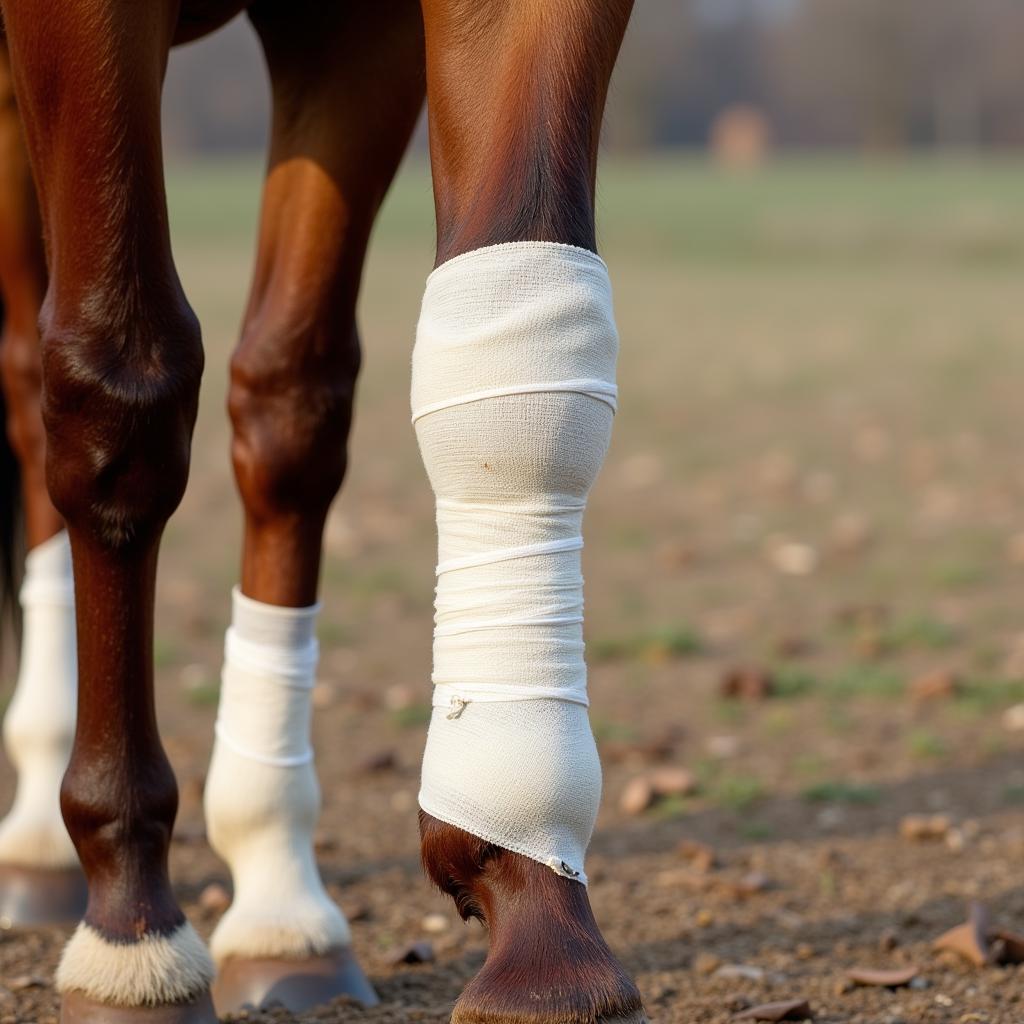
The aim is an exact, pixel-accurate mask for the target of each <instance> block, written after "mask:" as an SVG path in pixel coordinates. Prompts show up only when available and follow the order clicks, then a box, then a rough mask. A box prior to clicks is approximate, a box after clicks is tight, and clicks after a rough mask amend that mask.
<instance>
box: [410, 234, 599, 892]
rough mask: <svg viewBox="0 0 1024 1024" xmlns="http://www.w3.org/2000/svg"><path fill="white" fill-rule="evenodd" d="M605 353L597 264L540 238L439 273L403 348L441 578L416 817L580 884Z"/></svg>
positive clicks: (593, 774) (594, 784)
mask: <svg viewBox="0 0 1024 1024" xmlns="http://www.w3.org/2000/svg"><path fill="white" fill-rule="evenodd" d="M617 351H618V337H617V334H616V331H615V321H614V317H613V314H612V303H611V288H610V284H609V281H608V272H607V269H606V268H605V265H604V263H603V262H602V261H601V260H600V259H599V258H598V257H597V256H595V255H594V254H593V253H590V252H587V251H585V250H583V249H578V248H575V247H573V246H568V245H556V244H552V243H543V242H519V243H512V244H508V245H496V246H491V247H488V248H486V249H479V250H477V251H475V252H470V253H467V254H465V255H464V256H459V257H456V258H455V259H453V260H451V261H450V262H448V263H445V264H443V265H442V266H441V267H439V268H438V269H437V270H435V271H434V273H433V274H431V276H430V278H429V280H428V282H427V288H426V294H425V296H424V299H423V308H422V311H421V314H420V322H419V328H418V330H417V335H416V346H415V349H414V351H413V380H412V408H413V422H414V423H415V426H416V434H417V438H418V440H419V445H420V452H421V454H422V456H423V462H424V465H425V466H426V469H427V473H428V475H429V477H430V482H431V484H432V486H433V488H434V493H435V495H436V497H437V530H438V562H439V564H438V566H437V601H436V613H437V614H436V617H435V622H436V628H435V630H434V674H433V682H434V685H435V691H434V712H433V716H432V718H431V723H430V731H429V734H428V738H427V749H426V753H425V755H424V760H423V779H422V787H421V790H420V806H421V807H423V809H424V810H425V811H427V812H428V813H429V814H432V815H434V816H435V817H437V818H439V819H441V820H443V821H447V822H449V823H450V824H453V825H457V826H458V827H459V828H462V829H464V830H465V831H467V832H470V833H472V834H474V835H477V836H479V837H481V838H482V839H486V840H488V841H489V842H493V843H496V844H497V845H499V846H502V847H505V848H506V849H509V850H514V851H515V852H517V853H521V854H524V855H525V856H527V857H531V858H533V859H534V860H538V861H540V862H541V863H543V864H546V865H548V866H549V867H551V868H552V869H553V870H555V871H557V872H558V873H559V874H562V875H564V876H566V877H569V878H575V879H577V880H579V881H581V882H583V883H584V884H585V883H586V874H585V873H584V869H583V858H584V853H585V851H586V848H587V846H588V844H589V842H590V835H591V832H592V831H593V827H594V819H595V817H596V814H597V806H598V803H599V801H600V794H601V769H600V764H599V762H598V758H597V751H596V748H595V746H594V740H593V736H592V734H591V731H590V724H589V720H588V717H587V703H588V701H587V679H586V666H585V664H584V661H583V626H582V623H583V579H582V576H581V574H580V548H581V547H582V546H583V541H582V537H581V526H582V520H583V511H584V508H585V506H586V501H587V495H588V494H589V491H590V488H591V486H592V485H593V483H594V480H595V478H596V476H597V473H598V470H599V469H600V467H601V464H602V462H603V461H604V456H605V453H606V451H607V448H608V442H609V438H610V435H611V425H612V415H613V412H614V410H615V396H616V388H615V360H616V355H617Z"/></svg>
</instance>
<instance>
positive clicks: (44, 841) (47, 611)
mask: <svg viewBox="0 0 1024 1024" xmlns="http://www.w3.org/2000/svg"><path fill="white" fill-rule="evenodd" d="M21 606H22V609H23V612H24V616H23V621H24V630H23V634H22V641H21V667H20V670H19V673H18V685H17V688H16V689H15V691H14V698H13V700H12V701H11V705H10V707H9V708H8V709H7V714H6V715H5V716H4V729H3V732H4V746H5V747H6V749H7V755H8V757H10V759H11V761H12V762H13V764H14V766H15V767H16V768H17V771H18V790H17V795H16V796H15V798H14V806H13V807H12V808H11V811H10V813H9V814H8V815H7V817H6V818H5V819H4V820H3V822H0V862H2V863H5V864H12V863H15V864H24V865H26V866H29V867H43V868H66V867H74V866H75V865H76V864H77V863H78V857H77V855H76V854H75V848H74V846H73V845H72V844H71V839H70V837H69V836H68V833H67V830H66V829H65V828H64V821H63V820H62V818H61V814H60V784H61V779H62V778H63V776H64V770H65V769H66V768H67V766H68V758H69V757H70V755H71V744H72V742H73V740H74V737H75V707H76V701H77V693H78V664H77V658H76V653H75V590H74V581H73V579H72V575H71V545H70V543H69V542H68V535H67V533H65V532H64V531H63V530H62V531H61V532H60V533H58V534H57V535H56V536H54V537H51V538H50V539H49V540H47V541H44V542H43V543H42V544H39V545H38V546H37V547H34V548H33V549H32V550H31V551H30V552H29V553H28V556H27V557H26V559H25V578H24V581H23V583H22V586H21Z"/></svg>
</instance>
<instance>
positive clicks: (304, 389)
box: [228, 324, 360, 522]
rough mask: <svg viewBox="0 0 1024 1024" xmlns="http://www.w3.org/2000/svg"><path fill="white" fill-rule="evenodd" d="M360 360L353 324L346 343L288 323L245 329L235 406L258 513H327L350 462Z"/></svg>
mask: <svg viewBox="0 0 1024 1024" xmlns="http://www.w3.org/2000/svg"><path fill="white" fill-rule="evenodd" d="M359 362H360V353H359V340H358V336H357V334H356V331H355V328H354V327H352V328H350V330H349V331H348V332H347V336H345V340H344V341H343V342H341V343H337V342H334V341H333V340H331V341H329V342H325V339H324V338H322V337H316V336H314V335H313V332H312V331H311V330H310V329H309V328H308V327H303V328H299V329H297V328H294V327H292V326H291V325H287V324H286V325H284V326H283V327H280V328H276V329H269V330H268V329H266V328H264V327H262V326H258V327H251V328H249V329H248V330H247V331H246V332H245V334H244V336H243V338H242V341H241V344H240V345H239V347H238V349H237V350H236V351H235V354H234V356H233V357H232V360H231V385H230V391H229V397H228V410H229V412H230V415H231V423H232V427H233V431H234V436H233V441H232V460H233V463H234V467H235V475H236V478H237V480H238V486H239V490H240V491H241V494H242V500H243V502H244V503H245V507H246V512H247V514H248V515H249V517H250V518H251V519H253V520H255V521H257V522H266V521H271V520H274V519H276V518H278V517H280V516H290V515H294V514H302V513H308V512H313V513H315V514H318V515H320V514H326V512H327V507H328V505H330V503H331V501H332V500H333V498H334V496H335V495H336V494H337V492H338V489H339V488H340V487H341V482H342V480H343V478H344V476H345V470H346V467H347V463H348V454H347V439H348V430H349V425H350V423H351V418H352V400H353V396H354V391H355V381H356V376H357V374H358V372H359Z"/></svg>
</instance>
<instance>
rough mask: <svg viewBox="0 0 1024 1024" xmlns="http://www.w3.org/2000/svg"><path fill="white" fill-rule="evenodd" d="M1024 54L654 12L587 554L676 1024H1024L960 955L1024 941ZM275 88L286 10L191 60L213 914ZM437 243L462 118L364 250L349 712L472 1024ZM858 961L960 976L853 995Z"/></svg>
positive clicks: (363, 855) (637, 930) (833, 3)
mask: <svg viewBox="0 0 1024 1024" xmlns="http://www.w3.org/2000/svg"><path fill="white" fill-rule="evenodd" d="M1022 55H1024V4H1021V3H1019V2H1018V0H972V2H970V3H965V2H964V0H638V3H637V5H636V11H635V15H634V19H633V23H632V25H631V27H630V30H629V33H628V36H627V39H626V43H625V46H624V49H623V53H622V58H621V61H620V64H619V67H618V71H617V72H616V76H615V79H614V82H613V86H612V92H611V97H610V101H609V112H608V119H607V128H606V132H605V144H604V159H603V164H602V169H601V173H600V176H599V238H600V246H601V251H602V255H603V256H604V257H605V259H606V260H607V262H608V264H609V266H610V269H611V273H612V279H613V283H614V287H615V294H616V311H617V317H618V321H619V326H620V332H621V336H622V351H621V358H620V378H619V379H620V391H621V405H620V412H619V415H618V418H617V421H616V428H615V435H614V440H613V445H612V451H611V453H610V456H609V460H608V463H607V465H606V468H605V470H604V472H603V474H602V477H601V479H600V481H599V483H598V485H597V487H596V489H595V491H594V493H593V496H592V499H591V502H590V509H589V512H588V525H587V548H586V550H585V552H584V563H585V575H586V579H587V616H588V617H587V626H586V629H587V645H588V658H589V662H590V672H591V686H592V693H593V698H594V699H593V708H592V718H593V723H594V728H595V732H596V734H597V736H598V740H599V743H600V745H601V748H602V753H603V757H604V763H605V769H606V786H605V793H606V795H605V800H604V805H603V809H602V814H601V819H600V822H599V827H598V833H597V836H596V838H595V842H594V846H593V853H592V860H591V874H592V876H593V877H594V879H595V884H594V885H593V887H592V890H591V892H592V897H593V899H594V902H595V905H596V907H597V912H598V918H599V920H601V922H602V924H603V925H604V926H605V927H606V929H607V934H608V937H609V939H610V940H611V942H612V944H613V946H615V948H616V949H618V950H622V951H623V952H624V955H625V959H626V962H627V965H628V966H629V967H630V969H631V970H632V971H634V972H635V973H636V974H637V975H638V977H639V981H640V985H641V988H642V990H643V992H644V995H645V998H646V999H647V1001H648V1008H649V1009H650V1010H651V1011H652V1013H653V1014H655V1015H656V1016H657V1018H658V1019H660V1020H663V1021H666V1020H667V1021H674V1020H679V1021H684V1020H685V1021H687V1022H688V1024H693V1022H696V1021H726V1020H728V1019H730V1014H731V1012H732V1010H733V1009H736V1008H737V1007H738V1005H740V1004H742V1000H743V999H746V1000H747V1001H748V1003H749V1002H750V1001H757V1000H758V999H763V998H768V997H773V998H785V997H788V996H792V995H794V994H795V995H805V996H808V997H809V998H811V1000H812V1002H813V1003H814V1005H815V1006H816V1007H819V1008H822V1009H823V1010H826V1011H827V1012H826V1017H827V1019H829V1020H832V1021H844V1022H854V1021H862V1022H865V1024H866V1022H869V1021H870V1022H871V1024H878V1022H879V1021H892V1022H899V1021H903V1020H915V1021H917V1020H921V1021H949V1022H954V1021H975V1022H977V1021H982V1022H984V1021H991V1022H998V1021H1011V1020H1020V1019H1021V1018H1022V1016H1024V1008H1022V1007H1021V1006H1020V1005H1019V1004H1020V1002H1021V1000H1022V999H1024V978H1018V977H1017V975H1016V974H1015V973H1013V972H1005V973H999V971H998V969H995V968H991V969H986V970H981V969H979V968H977V967H972V966H970V965H969V964H967V963H966V962H964V961H962V960H961V959H959V958H957V957H955V956H953V957H946V958H943V956H936V954H935V953H934V952H933V951H932V949H931V942H932V940H933V939H934V938H935V936H936V935H938V934H939V933H941V932H942V931H944V930H945V929H946V928H948V927H951V926H952V925H954V924H956V923H958V922H959V921H960V920H962V918H963V914H964V903H965V901H966V900H968V899H980V900H982V901H987V902H989V903H990V904H992V905H993V907H994V908H996V911H997V913H998V915H999V916H1000V919H1001V920H1002V921H1003V923H1004V924H1007V925H1013V923H1014V921H1017V922H1021V923H1024V893H1022V892H1021V890H1020V888H1019V883H1020V876H1021V870H1022V864H1024V816H1022V808H1024V761H1022V758H1021V755H1022V753H1024V460H1022V458H1021V437H1022V436H1024V403H1022V399H1021V396H1022V394H1024V311H1022V310H1024V306H1022V301H1021V296H1022V276H1024V150H1022V147H1024V59H1022ZM267 107H268V96H267V84H266V80H265V76H264V73H263V69H262V60H261V57H260V54H259V50H258V46H257V44H256V42H255V39H254V37H253V34H252V32H251V30H250V28H249V27H248V24H247V23H246V22H245V20H244V19H238V20H237V21H236V22H234V23H233V24H231V25H229V26H227V27H226V28H225V29H224V30H222V31H221V32H219V33H217V34H216V35H215V36H213V37H211V38H209V39H207V40H204V41H201V42H198V43H196V44H194V45H191V46H188V47H185V48H183V49H181V50H178V51H176V52H175V53H174V54H173V55H172V60H171V66H170V69H169V72H168V76H167V87H166V100H165V130H166V138H167V151H168V163H169V196H170V204H171V214H172V221H173V238H174V246H175V252H176V258H177V262H178V266H179V269H180V272H181V276H182V278H183V281H184V284H185V287H186V291H187V292H188V295H189V297H190V300H191V301H192V303H193V305H194V306H195V308H196V310H197V312H198V314H199V317H200V320H201V322H202V325H203V330H204V335H205V340H206V345H207V353H208V357H207V371H206V377H205V381H204V391H203V404H202V409H201V414H200V420H199V424H198V427H197V432H196V440H195V445H194V458H193V474H192V480H191V483H190V487H189V491H188V494H187V496H186V498H185V501H184V503H183V505H182V508H181V510H180V512H179V513H178V514H177V515H176V516H175V517H174V519H173V521H172V523H171V525H170V527H169V529H168V533H167V539H166V543H165V545H164V549H163V556H162V563H161V575H160V583H159V611H158V620H157V629H156V657H157V665H158V678H159V699H160V702H161V716H162V719H161V721H162V725H163V729H164V734H165V737H166V739H167V746H168V749H169V751H170V753H171V756H172V759H173V761H174V764H175V767H176V770H177V771H178V775H179V779H180V780H181V782H182V812H181V828H180V830H179V832H180V836H182V837H184V838H182V839H180V840H179V843H178V844H177V846H176V847H175V851H176V852H175V865H176V867H175V870H176V877H177V878H178V879H179V884H180V887H181V892H182V894H183V898H184V899H185V900H186V903H187V905H188V907H189V910H190V913H191V914H192V915H193V917H194V919H196V920H197V921H199V923H200V925H201V927H202V928H204V929H208V928H209V927H210V926H211V925H212V923H213V921H215V919H216V915H217V913H218V912H219V911H218V910H217V907H216V902H215V901H212V900H211V901H204V900H203V899H201V895H202V893H203V892H204V891H205V887H206V886H207V885H208V884H211V883H212V884H220V883H222V882H226V879H225V876H224V873H223V868H222V866H220V865H219V864H218V863H217V862H216V861H215V859H214V858H213V857H212V855H211V854H210V853H209V852H208V850H206V848H205V846H204V845H202V843H201V841H198V840H201V836H202V817H201V809H200V796H201V792H202V783H203V775H204V772H205V766H206V763H207V757H208V753H209V748H210V744H211V742H212V720H213V715H214V709H215V705H216V700H217V686H218V672H219V665H220V658H221V651H222V642H223V630H224V628H225V626H226V620H227V615H228V609H229V605H228V595H229V590H230V587H231V586H232V585H233V584H234V583H235V581H236V580H237V576H238V539H239V526H240V513H239V507H238V502H237V499H236V497H235V494H234V488H233V484H232V481H231V476H230V472H229V469H228V456H227V451H228V429H227V422H226V416H225V414H224V411H223V406H224V394H225V390H226V366H227V360H228V356H229V352H230V349H231V347H232V346H233V344H234V341H235V338H236V335H237V330H238V325H239V322H240V319H241V311H242V306H243V303H244V299H245V293H246V288H247V282H248V277H249V273H250V267H251V262H252V243H253V235H254V231H255V227H256V223H257V217H258V205H259V188H260V180H261V176H262V165H263V160H264V155H263V147H264V140H265V136H266V123H267ZM432 262H433V209H432V203H431V194H430V180H429V168H428V165H427V158H426V150H425V138H424V132H423V130H422V126H421V130H420V131H419V132H418V135H417V140H416V143H415V145H414V147H413V149H412V152H411V153H410V155H409V157H408V159H407V161H406V163H405V165H404V167H403V169H402V172H401V174H400V176H399V179H398V181H397V183H396V185H395V187H394V189H393V191H392V193H391V196H390V197H389V199H388V202H387V205H386V207H385V209H384V212H383V214H382V216H381V219H380V222H379V225H378V227H377V229H376V232H375V236H374V240H373V243H372V246H371V254H370V258H369V263H368V267H367V271H366V275H365V283H364V290H363V296H362V300H361V308H360V319H361V327H362V333H363V338H364V344H365V367H364V372H363V376H362V378H361V384H360V390H359V396H358V406H357V412H356V419H355V428H354V433H353V437H352V442H351V470H350V473H349V478H348V481H347V483H346V485H345V490H344V492H343V495H342V497H341V499H340V500H339V501H338V502H337V503H336V506H335V509H334V511H333V512H332V515H331V518H330V522H329V525H328V531H327V542H326V556H325V563H324V603H325V607H324V613H323V617H322V628H321V642H322V648H323V668H322V672H321V681H320V684H319V686H318V688H317V691H316V699H317V706H318V712H317V718H316V726H315V728H316V738H317V748H318V761H319V766H320V774H321V779H322V780H323V784H324V785H323V788H324V798H325V812H324V819H323V829H322V834H321V840H322V841H321V845H320V852H321V859H322V862H323V864H324V871H325V874H326V877H327V879H328V883H329V885H330V887H331V890H332V892H333V893H334V894H335V895H336V896H337V897H338V898H339V899H340V900H341V901H342V904H343V905H344V906H345V907H346V909H347V910H348V911H349V912H350V914H351V915H352V916H353V918H354V920H355V922H356V923H355V925H354V928H355V930H356V941H357V943H358V944H359V945H360V949H361V950H365V951H366V952H365V954H364V953H362V952H361V954H360V955H361V956H365V961H364V962H366V963H367V964H368V966H369V967H370V969H371V971H372V972H374V974H375V978H376V979H378V981H379V982H380V984H381V985H382V987H383V990H384V991H385V994H386V996H387V998H388V999H390V1000H392V1001H396V1000H397V1001H399V1002H401V1001H402V1000H406V1001H407V1002H408V1001H411V1002H412V1003H413V1004H415V1005H416V1006H417V1007H419V1008H420V1010H421V1011H422V1012H421V1017H420V1018H419V1019H426V1020H434V1019H435V1018H436V1019H437V1020H438V1021H440V1020H446V1019H447V1017H446V1012H447V1008H448V1007H450V1000H451V999H454V997H455V995H456V994H457V992H458V990H459V986H460V985H461V984H462V983H463V982H464V981H465V979H466V978H468V977H469V976H470V975H471V974H472V973H473V971H474V970H475V967H476V965H478V964H479V961H480V957H481V956H482V950H483V942H484V940H483V937H482V935H481V934H480V933H479V931H477V930H475V929H468V930H467V929H464V928H462V926H461V925H457V924H456V923H455V922H454V920H453V916H452V914H451V911H450V908H449V907H448V906H447V904H445V903H443V902H442V901H440V900H437V899H436V898H435V897H433V896H432V895H430V894H429V893H428V892H427V890H426V887H425V886H424V885H423V884H422V883H421V882H419V881H418V880H417V879H418V869H417V866H416V828H415V802H416V788H417V776H418V767H419V757H420V754H421V751H422V743H423V734H424V730H425V723H426V721H427V719H428V717H429V706H428V705H429V700H430V689H429V682H428V677H429V659H430V633H431V612H432V605H431V602H432V596H433V595H432V587H433V571H432V570H433V564H434V527H433V503H432V498H431V495H430V493H429V489H428V486H427V483H426V480H425V478H424V474H423V471H422V468H421V466H420V462H419V457H418V454H417V452H416V447H415V440H414V436H413V432H412V429H411V427H410V426H409V408H408V384H409V357H410V350H411V346H412V338H413V332H414V328H415V322H416V316H417V310H418V304H419V299H420V296H421V294H422V288H423V282H424V279H425V277H426V275H427V273H428V272H429V270H430V267H431V265H432ZM0 779H2V782H0V789H2V788H3V787H5V786H7V785H8V780H9V773H5V774H4V775H2V776H0ZM4 792H6V790H4ZM2 795H3V794H0V796H2ZM189 837H191V838H189ZM396 891H401V892H403V894H405V898H404V899H403V901H401V903H400V904H396V903H395V902H394V901H393V899H392V895H393V893H394V892H396ZM431 914H433V915H435V917H434V918H433V920H432V923H429V921H428V919H429V917H430V915H431ZM438 915H439V917H438ZM1018 927H1021V925H1018ZM428 933H429V936H430V937H431V942H433V943H434V946H435V950H436V952H437V956H438V964H437V965H435V967H433V968H429V969H423V971H424V973H422V974H417V975H416V979H419V980H415V979H414V980H412V981H410V980H408V979H405V980H403V977H404V976H403V975H402V971H406V972H407V973H408V971H409V969H408V968H396V967H395V966H394V964H393V962H392V959H391V956H392V951H393V949H394V947H395V945H396V944H397V943H400V942H401V941H404V940H405V939H408V938H415V937H417V936H422V935H424V934H428ZM857 964H861V965H863V964H870V965H873V966H876V967H900V966H904V967H905V966H907V965H908V964H912V965H917V966H918V967H919V968H920V971H921V974H922V978H921V983H920V984H918V985H917V986H916V987H915V988H913V989H903V990H901V991H896V992H890V991H889V990H888V989H886V988H877V987H860V988H856V989H853V988H851V987H850V985H849V984H847V982H846V981H845V980H844V978H845V974H844V971H845V970H846V968H848V967H850V966H854V965H857ZM737 965H738V966H737ZM730 972H731V973H730ZM417 986H418V987H417ZM940 997H941V998H940ZM737 1000H740V1004H738V1003H737ZM943 1000H945V1001H943ZM730 1001H731V1002H730ZM331 1019H333V1018H331Z"/></svg>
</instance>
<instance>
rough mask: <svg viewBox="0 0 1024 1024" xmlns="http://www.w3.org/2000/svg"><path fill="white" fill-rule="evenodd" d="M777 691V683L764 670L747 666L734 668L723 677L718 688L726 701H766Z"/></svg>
mask: <svg viewBox="0 0 1024 1024" xmlns="http://www.w3.org/2000/svg"><path fill="white" fill-rule="evenodd" d="M774 691H775V682H774V680H773V679H772V677H771V675H769V673H768V672H766V671H765V670H764V669H760V668H755V667H753V666H749V665H745V666H739V667H738V668H732V669H730V670H729V671H728V672H726V673H725V675H724V676H723V677H722V681H721V683H720V684H719V687H718V693H719V696H720V697H724V698H725V699H726V700H764V699H765V698H766V697H770V696H771V695H772V693H773V692H774Z"/></svg>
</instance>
